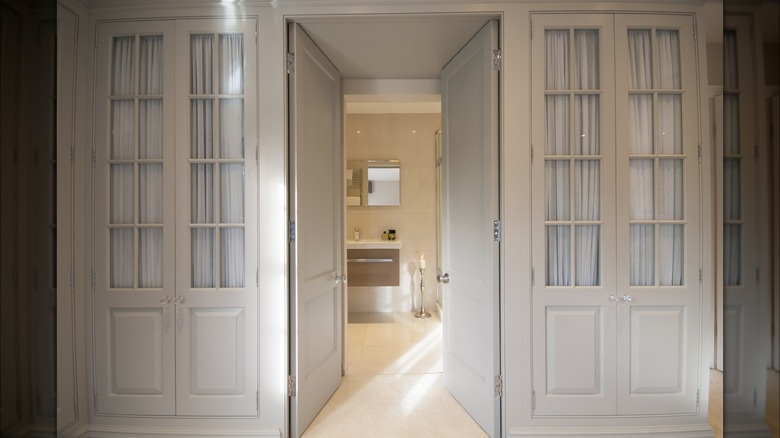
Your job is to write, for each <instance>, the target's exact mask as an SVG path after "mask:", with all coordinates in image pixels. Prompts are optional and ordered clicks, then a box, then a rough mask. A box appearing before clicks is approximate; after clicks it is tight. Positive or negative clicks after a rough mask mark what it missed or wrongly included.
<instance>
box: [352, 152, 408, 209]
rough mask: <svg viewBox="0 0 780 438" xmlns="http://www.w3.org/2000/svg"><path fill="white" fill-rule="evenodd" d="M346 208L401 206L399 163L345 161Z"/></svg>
mask: <svg viewBox="0 0 780 438" xmlns="http://www.w3.org/2000/svg"><path fill="white" fill-rule="evenodd" d="M346 177H347V205H348V206H369V207H372V206H397V205H401V162H400V161H398V160H354V161H353V160H350V161H347V174H346Z"/></svg>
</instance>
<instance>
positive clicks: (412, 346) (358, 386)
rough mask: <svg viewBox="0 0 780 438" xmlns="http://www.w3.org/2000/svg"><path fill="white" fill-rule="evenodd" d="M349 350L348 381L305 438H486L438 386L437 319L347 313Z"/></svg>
mask: <svg viewBox="0 0 780 438" xmlns="http://www.w3.org/2000/svg"><path fill="white" fill-rule="evenodd" d="M347 352H348V360H347V375H346V376H344V380H343V381H342V383H341V386H340V387H339V389H338V390H337V391H336V393H335V394H333V396H332V397H331V399H330V400H329V401H328V403H327V404H326V405H325V407H324V408H323V409H322V411H320V413H319V414H318V415H317V417H316V418H315V419H314V421H313V422H312V424H311V425H310V426H309V428H308V429H307V430H306V432H305V433H304V434H303V436H304V437H305V438H319V437H328V438H331V437H338V438H349V437H361V438H363V437H377V438H395V437H399V438H400V437H403V438H418V437H419V438H422V437H425V438H428V437H464V438H467V437H474V438H477V437H479V438H482V437H486V436H487V435H486V434H485V432H484V431H483V430H482V429H481V428H480V427H479V425H477V423H476V422H475V421H474V420H473V419H472V418H471V417H470V416H469V415H468V413H466V411H465V410H464V409H463V408H462V407H461V406H460V404H458V402H457V401H456V400H455V399H454V398H453V397H452V395H450V393H449V392H447V390H446V389H444V386H443V385H442V380H441V370H442V360H441V320H439V318H438V316H437V315H435V314H434V315H433V316H432V317H431V318H428V319H418V318H415V317H414V316H413V315H412V314H411V313H350V314H349V317H348V324H347Z"/></svg>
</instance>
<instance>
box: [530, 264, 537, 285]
mask: <svg viewBox="0 0 780 438" xmlns="http://www.w3.org/2000/svg"><path fill="white" fill-rule="evenodd" d="M535 276H536V273H535V272H534V267H533V266H531V287H534V283H536V278H534V277H535Z"/></svg>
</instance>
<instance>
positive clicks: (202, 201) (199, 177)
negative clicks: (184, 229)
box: [190, 164, 214, 224]
mask: <svg viewBox="0 0 780 438" xmlns="http://www.w3.org/2000/svg"><path fill="white" fill-rule="evenodd" d="M191 166H192V167H191V169H192V175H191V178H192V180H191V184H192V191H191V192H190V193H191V196H192V199H191V200H190V202H191V209H192V212H191V221H192V223H194V224H212V223H214V165H213V164H192V165H191Z"/></svg>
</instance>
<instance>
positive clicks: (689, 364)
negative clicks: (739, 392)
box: [615, 15, 702, 414]
mask: <svg viewBox="0 0 780 438" xmlns="http://www.w3.org/2000/svg"><path fill="white" fill-rule="evenodd" d="M658 22H659V20H658V18H657V17H654V16H641V15H617V16H616V17H615V53H616V58H617V59H620V60H622V61H621V62H616V65H617V67H616V72H615V83H616V88H617V96H619V98H618V99H617V111H616V114H617V119H616V125H617V126H619V127H625V129H618V131H617V132H618V138H617V140H618V144H620V145H621V147H619V148H618V149H617V160H618V163H619V165H618V166H617V172H618V174H617V181H618V194H617V202H618V204H617V212H618V216H617V218H618V224H619V228H618V248H620V249H621V254H622V256H621V257H618V258H617V275H618V276H617V287H618V293H617V294H616V295H619V296H620V298H621V299H620V300H619V303H618V305H617V308H618V313H617V333H618V356H617V370H616V372H617V379H618V380H617V389H618V394H617V396H618V404H617V413H618V414H680V413H695V412H696V411H697V406H696V395H697V390H698V385H699V372H700V368H701V367H700V360H701V358H700V343H701V342H700V339H701V328H700V324H701V322H700V321H701V309H700V300H701V290H700V282H699V266H700V265H701V263H702V255H701V250H700V221H701V218H700V214H701V212H700V209H701V207H700V202H701V201H700V195H699V178H700V176H699V175H700V163H699V160H698V158H697V145H698V142H699V139H698V132H699V126H698V114H697V108H698V103H699V93H698V89H699V87H698V83H697V72H696V66H695V63H692V62H685V60H690V59H696V50H695V47H694V41H693V17H691V16H665V17H664V21H663V26H657V24H658Z"/></svg>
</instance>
